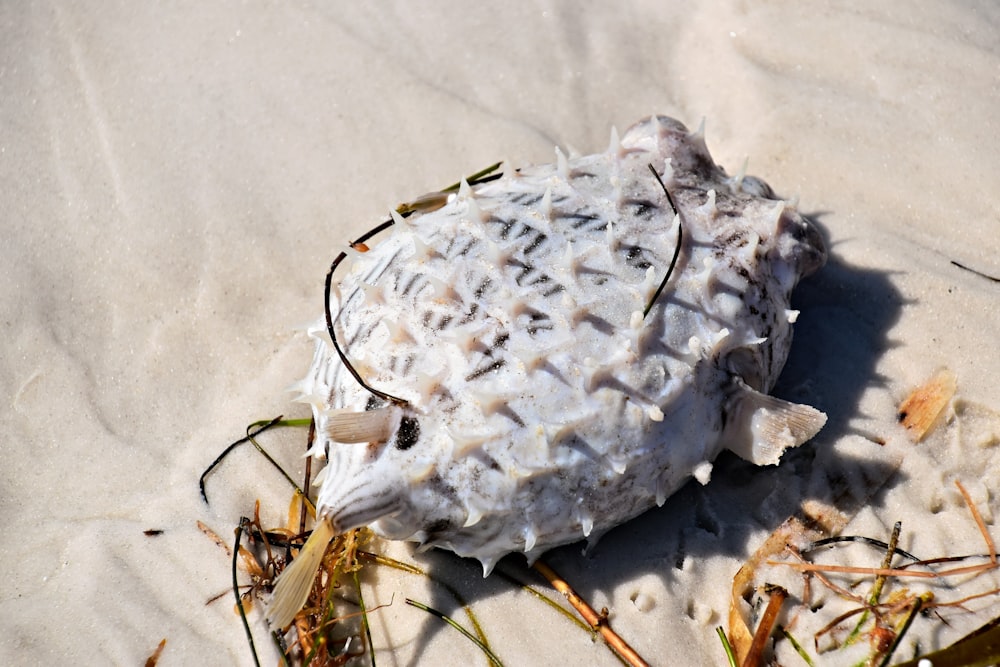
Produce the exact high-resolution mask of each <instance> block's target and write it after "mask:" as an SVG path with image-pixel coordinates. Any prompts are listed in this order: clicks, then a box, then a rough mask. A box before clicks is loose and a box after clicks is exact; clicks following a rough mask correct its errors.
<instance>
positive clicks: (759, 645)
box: [743, 586, 788, 667]
mask: <svg viewBox="0 0 1000 667" xmlns="http://www.w3.org/2000/svg"><path fill="white" fill-rule="evenodd" d="M765 592H766V593H768V594H769V595H770V599H769V600H768V601H767V608H766V609H765V610H764V615H763V616H762V617H761V619H760V623H759V624H758V625H757V632H755V633H754V636H753V643H752V644H750V652H749V653H748V654H747V657H746V659H745V660H744V661H743V667H759V666H760V665H762V664H764V648H765V646H766V645H767V640H768V638H770V636H771V632H772V631H773V630H774V625H775V622H776V621H777V620H778V612H780V611H781V605H783V604H784V603H785V600H786V599H788V591H786V590H785V589H784V588H782V587H781V586H768V587H767V589H766V591H765Z"/></svg>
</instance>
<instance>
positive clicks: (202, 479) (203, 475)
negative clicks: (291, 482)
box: [198, 415, 282, 505]
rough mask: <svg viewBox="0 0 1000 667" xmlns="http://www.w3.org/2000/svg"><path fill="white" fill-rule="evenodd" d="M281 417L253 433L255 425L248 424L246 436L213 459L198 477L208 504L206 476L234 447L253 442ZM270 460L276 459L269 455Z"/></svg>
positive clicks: (279, 420) (202, 496)
mask: <svg viewBox="0 0 1000 667" xmlns="http://www.w3.org/2000/svg"><path fill="white" fill-rule="evenodd" d="M281 417H282V415H278V416H277V417H275V418H274V419H272V420H271V421H269V422H267V423H266V424H265V425H264V426H261V427H260V428H259V429H257V430H256V431H254V432H253V433H251V432H250V429H251V428H252V426H253V425H251V426H248V427H247V435H246V437H244V438H240V439H239V440H237V441H236V442H233V443H231V444H230V445H229V446H228V447H226V448H225V449H224V450H222V453H221V454H219V455H218V456H216V457H215V460H214V461H212V463H211V465H209V466H208V467H207V468H205V472H203V473H201V477H199V478H198V488H199V489H200V490H201V499H202V500H204V501H205V504H206V505H207V504H208V496H207V495H205V478H206V477H208V473H210V472H212V470H214V469H215V467H216V466H218V465H219V464H220V463H222V460H223V459H225V458H226V457H227V456H229V453H230V452H232V451H233V450H234V449H236V448H237V447H239V446H240V445H242V444H243V443H245V442H251V441H252V439H253V438H254V436H257V435H260V434H261V433H263V432H264V431H266V430H268V429H269V428H271V427H273V426H277V425H278V424H279V423H280V422H281ZM268 460H270V461H271V463H274V460H273V459H271V457H268Z"/></svg>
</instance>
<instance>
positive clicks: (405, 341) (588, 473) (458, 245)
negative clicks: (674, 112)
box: [297, 116, 826, 573]
mask: <svg viewBox="0 0 1000 667" xmlns="http://www.w3.org/2000/svg"><path fill="white" fill-rule="evenodd" d="M649 165H652V166H653V168H654V169H655V170H656V171H657V173H658V174H660V176H661V177H662V180H663V182H664V185H665V187H666V189H667V190H669V192H670V194H671V196H672V198H673V201H674V203H675V204H676V206H677V208H678V210H679V215H677V216H675V214H674V212H673V210H672V209H671V205H670V203H669V202H668V198H667V195H666V194H665V192H664V189H663V187H661V185H660V183H659V182H658V181H657V180H656V179H655V178H654V177H653V175H652V174H651V173H650V171H649ZM396 221H397V224H396V225H395V226H394V228H393V230H392V231H391V232H389V233H387V234H386V235H385V236H384V237H381V238H380V240H378V241H377V243H374V244H372V248H371V249H370V250H369V251H367V252H364V253H351V255H352V256H351V257H350V266H349V267H347V268H346V270H345V267H344V266H341V267H340V269H339V270H338V274H337V275H336V276H335V280H336V281H337V289H336V290H335V291H334V296H333V298H332V299H331V303H330V304H329V307H330V309H331V312H332V313H333V315H334V318H335V328H336V333H337V338H338V341H339V342H340V344H341V346H342V347H343V349H344V350H345V352H346V354H347V356H348V358H349V359H350V361H351V363H352V365H353V366H354V367H355V368H356V369H357V370H358V371H359V372H360V374H361V376H362V377H363V378H364V379H365V381H366V382H367V383H368V384H369V385H371V386H373V387H375V388H377V389H379V390H381V391H383V392H386V393H388V394H391V395H393V396H397V397H400V398H402V399H404V400H405V401H406V402H407V404H406V405H402V406H401V405H396V404H392V403H388V402H386V401H382V400H379V399H377V398H376V397H374V396H373V395H372V394H371V393H369V392H368V391H367V390H365V389H364V388H363V387H361V386H360V385H359V384H358V383H357V382H356V381H355V379H354V378H353V377H352V376H351V374H350V373H349V372H348V371H347V369H345V368H344V366H343V364H342V363H341V361H340V359H339V357H338V355H337V353H336V352H335V351H334V350H333V348H332V346H331V344H330V339H329V336H328V334H327V333H326V326H325V321H324V322H321V323H319V324H318V325H317V326H316V327H315V329H314V330H313V331H312V333H313V335H314V336H315V338H316V339H317V345H316V352H315V357H314V360H313V364H312V367H311V369H310V371H309V373H308V374H307V376H306V378H305V379H304V380H303V381H301V382H300V383H299V384H298V385H297V388H298V389H299V390H300V391H301V396H300V400H303V401H305V402H308V403H310V404H311V405H312V410H313V416H314V417H315V419H316V425H317V430H316V433H317V436H316V441H315V444H314V447H313V449H312V453H313V454H314V455H316V456H317V457H319V458H323V457H326V458H328V463H327V470H326V473H325V477H324V480H323V483H322V486H321V488H320V491H319V494H318V498H317V512H318V516H319V517H323V518H326V519H328V520H329V521H330V522H331V524H332V526H333V528H334V530H335V531H337V532H340V531H345V530H349V529H351V528H355V527H358V526H362V525H370V526H371V527H372V529H373V530H374V531H375V532H376V533H377V534H380V535H382V536H384V537H386V538H389V539H403V540H412V541H416V542H418V543H420V544H422V545H424V546H426V547H431V546H435V547H441V548H445V549H450V550H452V551H454V552H455V553H457V554H459V555H461V556H468V557H475V558H478V559H479V560H480V561H482V563H483V567H484V572H485V573H488V572H489V570H490V569H491V568H492V566H493V564H494V563H495V562H496V561H497V560H498V559H499V558H501V557H502V556H504V555H505V554H507V553H510V552H514V551H519V552H524V553H525V554H526V555H527V556H528V558H529V560H533V559H534V558H536V557H537V556H538V555H540V554H541V553H542V552H543V551H545V550H547V549H550V548H552V547H554V546H558V545H560V544H566V543H569V542H574V541H577V540H579V539H581V538H584V537H589V538H596V537H597V536H599V535H600V534H602V533H603V532H605V531H606V530H608V529H609V528H611V527H614V526H616V525H618V524H620V523H622V522H624V521H626V520H628V519H630V518H632V517H634V516H636V515H638V514H640V513H642V512H644V511H646V510H648V509H650V508H651V507H653V506H654V505H656V504H662V503H663V501H664V500H665V499H666V498H667V497H668V496H669V495H671V494H672V493H674V492H675V491H676V490H677V489H678V488H679V487H680V486H681V485H683V484H684V483H685V482H686V481H687V479H688V478H689V477H691V476H692V475H694V474H696V473H697V475H696V476H697V477H698V479H699V481H702V482H707V481H708V479H707V478H708V473H709V472H710V470H711V467H710V463H711V462H712V461H713V460H714V459H715V457H716V456H717V455H718V453H719V452H720V451H721V450H722V449H724V448H727V447H728V448H730V449H733V450H734V451H736V452H737V453H738V454H740V455H741V456H744V457H745V458H748V459H749V460H752V461H755V462H757V463H760V464H770V463H776V462H777V459H778V457H780V454H781V452H782V451H783V450H784V449H785V448H786V447H789V446H795V445H798V444H800V443H801V442H804V441H805V440H808V439H809V438H811V437H812V436H813V435H814V434H815V433H816V432H817V431H818V430H819V429H820V428H821V427H822V425H823V423H824V422H825V419H826V417H825V415H823V413H821V412H819V411H817V410H814V409H813V408H810V407H808V406H799V405H794V404H791V403H786V402H784V401H780V400H779V399H775V398H773V397H769V396H767V395H766V392H768V391H769V390H770V389H771V388H772V387H773V385H774V382H775V381H776V379H777V377H778V374H779V373H780V372H781V368H782V366H783V365H784V363H785V360H786V358H787V355H788V350H789V347H790V345H791V322H792V321H794V319H795V317H796V315H797V313H795V312H794V311H791V310H789V308H790V306H789V299H790V295H791V292H792V289H793V288H794V286H795V284H796V283H797V282H798V280H799V279H800V278H801V277H803V276H806V275H808V274H810V273H812V272H814V271H816V270H817V269H819V268H820V267H821V266H822V265H823V263H824V262H825V259H826V251H825V248H824V244H823V241H822V239H821V237H820V236H819V233H818V232H817V231H816V229H815V228H814V227H813V226H812V225H811V224H810V223H809V222H808V221H807V220H806V219H804V218H803V217H802V216H801V215H799V214H798V213H797V212H796V211H795V209H794V207H793V206H792V205H790V204H788V203H787V202H784V201H781V200H780V199H777V198H776V197H775V196H774V194H773V192H772V191H771V189H770V188H769V187H768V186H767V185H766V184H765V183H763V181H760V180H758V179H755V178H752V177H736V178H731V177H729V176H727V175H726V173H725V172H724V171H723V170H722V169H721V168H720V167H718V166H717V165H716V164H715V163H714V161H713V160H712V158H711V156H710V155H709V153H708V150H707V148H706V146H705V143H704V140H703V137H702V135H701V134H700V133H690V132H689V131H688V130H687V128H685V127H684V126H683V125H682V124H681V123H679V122H678V121H675V120H673V119H670V118H666V117H663V116H658V117H651V118H648V119H645V120H643V121H640V122H639V123H637V124H636V125H634V126H633V127H631V128H630V129H629V130H628V131H627V132H626V133H625V134H624V135H623V136H622V138H621V142H620V143H618V142H616V141H613V145H612V146H611V147H610V148H609V150H608V151H606V152H603V153H598V154H594V155H588V156H582V157H576V158H571V159H566V158H565V157H564V156H562V154H561V153H559V152H558V151H557V161H556V163H554V164H549V165H538V166H531V167H525V168H522V169H519V170H516V171H510V170H508V171H507V172H506V173H505V174H504V175H503V177H502V178H500V179H499V180H496V181H492V182H488V183H481V184H479V185H473V186H469V185H468V184H464V183H463V185H462V187H461V189H460V191H459V192H458V193H457V194H456V195H454V196H452V197H450V198H449V200H448V203H447V204H445V205H444V206H443V207H442V208H439V209H438V210H434V211H430V212H425V213H415V214H414V215H412V216H410V217H409V218H407V219H406V220H405V221H403V220H402V219H400V218H397V219H396ZM678 225H681V226H682V227H683V240H682V243H681V249H680V252H679V256H678V261H677V264H676V267H675V268H674V271H673V273H672V275H671V276H670V279H669V281H668V282H667V284H666V286H665V289H664V290H663V292H662V294H661V295H660V296H659V298H658V299H657V300H656V302H655V304H654V306H653V307H652V309H651V310H650V312H649V314H648V315H647V316H646V317H645V318H644V319H643V318H642V316H641V314H642V311H643V310H644V308H645V307H646V305H647V304H648V303H649V301H650V299H651V298H652V295H653V294H654V292H655V290H656V288H657V287H658V286H659V284H660V282H661V280H662V279H663V277H664V275H665V274H666V272H667V267H668V266H669V264H670V261H671V258H672V257H673V255H674V252H675V247H676V244H677V240H678ZM357 413H367V414H364V415H362V416H361V417H357V416H356V414H357ZM337 415H347V416H346V417H344V416H340V417H337ZM345 424H347V425H345ZM369 438H370V439H369Z"/></svg>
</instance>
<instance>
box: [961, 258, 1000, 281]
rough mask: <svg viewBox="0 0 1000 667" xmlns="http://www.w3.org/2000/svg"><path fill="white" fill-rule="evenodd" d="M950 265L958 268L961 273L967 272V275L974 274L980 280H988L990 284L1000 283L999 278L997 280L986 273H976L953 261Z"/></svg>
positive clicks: (974, 270)
mask: <svg viewBox="0 0 1000 667" xmlns="http://www.w3.org/2000/svg"><path fill="white" fill-rule="evenodd" d="M951 263H952V266H957V267H958V268H960V269H962V270H963V271H968V272H969V273H972V274H975V275H977V276H979V277H980V278H986V280H989V281H990V282H993V283H1000V278H998V277H997V276H991V275H990V274H988V273H983V272H982V271H977V270H976V269H973V268H971V267H968V266H966V265H965V264H959V263H958V262H956V261H955V260H951Z"/></svg>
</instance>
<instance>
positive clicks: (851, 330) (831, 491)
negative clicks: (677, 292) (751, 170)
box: [416, 216, 904, 657]
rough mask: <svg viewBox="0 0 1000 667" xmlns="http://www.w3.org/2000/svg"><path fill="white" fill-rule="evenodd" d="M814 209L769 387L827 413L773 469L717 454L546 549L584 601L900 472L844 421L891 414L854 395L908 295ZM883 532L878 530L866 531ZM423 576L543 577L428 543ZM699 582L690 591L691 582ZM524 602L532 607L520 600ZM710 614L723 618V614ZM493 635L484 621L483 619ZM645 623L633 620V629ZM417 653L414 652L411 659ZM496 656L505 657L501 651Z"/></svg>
mask: <svg viewBox="0 0 1000 667" xmlns="http://www.w3.org/2000/svg"><path fill="white" fill-rule="evenodd" d="M816 217H818V216H813V221H814V223H815V224H816V225H817V227H818V228H819V229H820V231H821V233H822V234H823V236H824V240H825V241H826V242H827V246H828V248H829V249H830V259H829V261H828V263H827V265H826V266H825V267H824V268H823V269H821V270H820V271H819V272H818V273H817V274H815V275H814V276H811V277H810V278H808V279H806V280H805V281H803V282H802V283H801V284H800V285H799V287H798V288H797V289H796V291H795V293H794V296H793V299H792V306H793V307H794V308H797V309H799V310H800V311H801V315H800V316H799V319H798V321H797V323H796V325H795V331H794V337H795V339H794V343H793V345H792V349H791V354H790V356H789V359H788V362H787V363H786V365H785V369H784V371H783V373H782V375H781V378H780V379H779V381H778V384H777V386H776V387H775V389H774V390H773V392H772V393H774V394H775V395H777V396H779V397H781V398H784V399H787V400H790V401H795V402H800V403H808V404H810V405H813V406H816V407H818V408H820V409H821V410H823V411H825V412H826V413H827V415H828V417H829V420H828V422H827V424H826V426H825V427H824V428H823V430H822V431H821V432H820V433H819V435H818V436H817V437H816V438H814V439H813V440H812V441H810V442H808V443H806V444H804V445H802V446H801V447H799V448H798V449H795V450H791V451H789V452H786V453H785V455H784V457H783V459H782V461H781V464H780V465H779V466H769V467H765V468H761V467H757V466H754V465H752V464H750V463H748V462H745V461H742V460H740V459H738V458H737V457H736V456H735V455H733V454H730V453H729V452H724V453H723V454H722V455H721V456H720V457H719V458H718V459H717V460H716V462H715V468H714V471H713V473H712V481H711V482H710V483H709V484H708V485H707V486H701V485H700V484H698V483H697V482H694V481H691V482H689V483H688V484H686V485H685V486H684V487H683V488H681V489H680V490H679V491H678V492H677V493H675V494H674V495H673V496H671V497H670V498H668V499H667V502H666V504H665V505H664V506H663V507H661V508H657V509H653V510H651V511H649V512H646V513H645V514H643V515H641V516H639V517H638V518H636V519H633V520H632V521H629V522H628V523H626V524H624V525H622V526H619V527H618V528H615V529H613V530H611V531H610V532H608V533H607V534H606V535H605V536H604V537H603V538H601V540H600V541H599V542H598V543H597V544H596V546H595V547H594V548H593V549H592V550H591V551H590V552H589V553H588V555H581V548H582V547H583V546H584V544H583V543H582V542H581V543H577V544H571V545H567V546H564V547H560V548H558V549H554V550H552V551H550V552H548V553H547V554H546V555H545V556H544V557H543V558H544V559H545V560H546V561H547V562H548V563H550V564H552V565H553V566H554V567H555V568H556V569H557V570H558V571H559V573H560V574H561V575H563V576H564V577H565V578H566V579H567V580H568V581H570V582H571V583H572V585H573V586H574V587H575V589H576V590H577V592H578V593H580V594H581V595H582V596H584V598H585V599H591V598H593V597H594V595H595V594H597V595H601V596H603V594H604V593H610V592H611V591H613V590H615V589H617V588H618V587H619V586H621V585H622V584H624V583H625V582H628V581H636V580H638V579H639V578H641V577H643V576H646V575H649V574H655V575H656V576H659V577H661V578H662V579H663V581H664V583H665V585H666V587H667V588H670V587H671V584H683V583H684V581H685V580H689V579H690V578H691V577H692V576H696V575H692V573H691V571H692V569H694V570H697V568H698V567H699V566H698V563H699V562H700V561H702V560H703V559H705V558H708V557H712V556H728V557H731V558H734V559H737V560H738V561H742V560H744V559H745V558H746V557H747V556H748V555H749V554H750V552H751V551H752V550H753V548H754V547H755V546H756V544H757V543H759V541H760V540H761V539H762V537H761V536H762V535H763V534H767V533H770V532H771V531H773V530H774V529H775V528H777V527H778V526H779V525H780V524H781V523H782V521H783V520H784V519H785V518H787V517H789V516H791V515H793V514H795V513H796V512H797V511H798V510H799V508H800V507H801V504H802V502H803V501H806V500H817V501H820V502H823V503H827V504H831V505H833V506H835V507H837V508H838V509H840V510H841V511H842V512H844V513H846V514H848V515H853V513H854V512H855V511H857V509H858V506H859V505H860V504H862V503H867V504H869V505H878V504H879V503H880V499H879V489H881V488H883V486H884V485H885V484H886V483H887V482H889V480H890V479H891V480H892V483H899V482H900V481H902V480H901V479H900V477H899V475H896V476H894V473H896V465H895V464H893V463H892V460H891V459H892V456H893V454H892V453H891V452H887V451H886V450H887V449H888V446H883V445H879V444H877V443H876V442H873V441H872V440H870V439H867V438H866V437H865V436H864V435H863V434H862V433H861V432H859V431H858V430H857V429H856V428H854V427H853V426H852V421H853V420H856V419H858V418H859V417H862V418H868V419H875V420H878V421H879V422H882V421H885V422H886V423H891V422H892V420H894V418H895V414H894V413H893V412H891V411H887V414H885V415H882V414H879V415H862V414H861V413H860V408H859V406H860V403H861V398H862V395H863V394H864V393H865V392H866V391H869V390H872V389H878V388H882V387H884V386H885V380H884V378H882V377H881V376H879V374H878V373H877V371H876V367H877V364H878V361H879V359H880V358H881V356H882V354H883V352H884V351H885V350H886V349H888V348H890V347H891V346H893V345H894V343H893V342H892V340H891V339H890V338H889V332H890V330H891V329H892V326H893V325H894V324H895V322H896V321H897V320H898V318H899V316H900V312H901V310H902V306H903V305H904V299H903V296H902V295H901V293H900V292H899V291H898V290H897V289H896V287H895V286H893V284H892V282H891V280H890V274H889V273H888V272H885V271H878V270H872V269H862V268H857V267H853V266H851V265H849V264H846V263H844V262H843V261H841V260H840V259H839V258H838V257H837V255H836V248H835V247H831V246H830V243H829V236H828V234H827V232H826V229H825V228H824V226H823V224H822V223H820V222H818V221H817V220H816V219H815V218H816ZM874 537H884V536H874ZM416 559H417V560H418V561H420V562H421V563H422V564H423V566H424V567H426V569H427V571H428V572H429V573H430V574H431V576H433V577H435V578H437V579H440V580H443V581H447V582H448V583H449V584H450V585H451V586H453V587H454V588H455V589H457V590H458V591H459V592H460V593H461V595H462V596H463V597H464V598H465V600H466V602H468V603H470V604H472V605H474V604H475V602H476V600H477V599H483V598H486V597H491V596H493V595H495V594H497V593H500V592H503V591H509V590H511V589H512V588H513V587H514V586H515V584H513V583H511V582H510V581H509V580H508V579H505V578H504V577H503V573H509V574H511V575H512V576H514V577H515V578H517V579H519V580H521V581H530V582H532V583H536V584H541V585H542V587H544V581H543V580H542V579H541V578H540V577H539V576H538V575H536V574H535V573H534V572H532V571H531V570H529V569H528V568H527V567H526V564H525V561H524V558H523V557H521V556H519V555H513V556H508V557H507V558H506V559H504V560H503V561H501V563H500V564H499V566H498V568H497V571H498V572H499V573H500V574H499V575H498V574H494V575H491V576H490V577H489V578H487V579H483V578H482V572H481V569H480V567H479V563H478V562H476V561H474V560H464V559H461V558H458V557H457V556H455V555H454V554H451V553H447V552H440V551H436V550H434V551H431V552H428V553H426V554H422V555H419V556H416ZM732 570H733V571H732V572H730V573H729V575H728V579H726V580H720V581H718V582H717V586H716V585H713V589H717V590H712V591H705V590H703V589H698V586H692V587H682V590H688V591H692V592H691V593H690V595H697V596H698V597H699V600H700V601H701V602H703V603H704V604H708V605H710V606H711V607H713V608H715V609H716V610H717V611H718V612H719V613H720V614H724V613H725V608H726V607H725V606H722V605H723V601H725V603H726V604H727V603H728V602H727V601H728V596H729V590H730V586H731V579H732V575H734V574H735V571H736V568H735V567H733V568H732ZM432 589H433V590H434V591H435V592H434V593H433V598H432V599H431V600H428V601H426V602H427V604H429V605H430V606H432V607H435V608H436V609H439V610H441V611H443V612H445V613H446V614H449V615H452V616H454V617H455V618H462V619H463V620H464V614H463V613H462V612H461V608H460V606H459V605H458V604H457V602H456V600H455V597H454V596H453V595H452V594H451V593H448V592H447V591H446V590H445V589H444V588H443V587H441V586H435V587H432ZM692 589H696V590H692ZM524 604H540V603H538V602H531V601H530V600H529V599H527V598H526V600H525V602H524ZM657 604H660V605H667V606H670V607H676V609H677V610H678V613H681V614H683V613H687V614H688V616H691V614H692V613H693V612H692V611H691V610H692V609H693V608H694V607H695V601H694V600H687V599H673V600H659V601H657ZM519 621H520V622H523V621H524V619H521V618H519V617H517V616H512V617H511V618H509V619H508V623H509V624H513V625H514V626H513V627H508V628H506V629H505V632H513V633H514V634H515V636H517V635H518V634H522V635H523V634H525V633H537V632H538V629H537V628H531V627H525V628H522V629H521V630H518V629H517V628H516V624H517V623H518V622H519ZM718 622H724V619H721V618H720V619H719V620H718ZM425 623H426V625H425V629H426V632H425V633H421V634H422V635H423V637H422V638H421V639H418V640H417V641H418V642H419V643H424V642H428V641H430V638H431V637H432V636H433V635H434V634H435V633H436V632H438V631H447V632H451V631H452V630H450V629H444V628H443V626H442V625H441V623H440V621H439V620H438V619H436V618H432V617H430V616H428V617H427V621H426V622H425ZM486 631H487V636H489V634H490V631H489V628H486ZM640 631H641V629H640ZM420 652H421V651H420V650H419V647H418V650H417V652H416V655H418V656H419V654H420ZM501 657H502V656H501Z"/></svg>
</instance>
